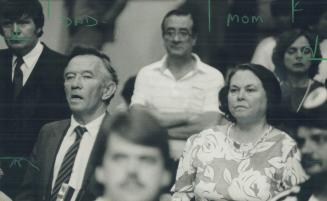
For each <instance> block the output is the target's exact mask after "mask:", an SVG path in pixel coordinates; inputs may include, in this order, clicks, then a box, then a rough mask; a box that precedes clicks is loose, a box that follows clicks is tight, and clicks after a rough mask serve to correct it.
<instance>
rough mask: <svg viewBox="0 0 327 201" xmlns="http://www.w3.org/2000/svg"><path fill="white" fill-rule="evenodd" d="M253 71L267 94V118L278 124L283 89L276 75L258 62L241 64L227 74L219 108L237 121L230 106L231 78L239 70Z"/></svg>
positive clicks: (227, 116) (229, 118)
mask: <svg viewBox="0 0 327 201" xmlns="http://www.w3.org/2000/svg"><path fill="white" fill-rule="evenodd" d="M245 70H248V71H251V72H252V73H253V74H255V75H256V76H257V77H258V78H259V80H260V81H261V83H262V86H263V89H264V90H265V92H266V96H267V112H266V118H267V122H268V123H269V124H271V125H274V126H276V124H277V120H278V116H277V114H278V112H280V104H281V89H280V84H279V82H278V80H277V78H276V77H275V75H274V74H273V73H272V72H271V71H270V70H268V69H267V68H265V67H263V66H261V65H257V64H240V65H237V66H235V67H234V68H233V69H231V71H230V73H229V74H228V76H227V79H226V84H225V86H224V87H223V88H222V89H221V90H220V92H219V101H220V107H219V109H220V110H221V111H222V112H224V113H225V117H226V118H227V119H228V120H230V121H232V122H236V119H235V117H234V116H233V115H232V114H231V112H230V111H229V108H228V92H229V87H230V81H231V78H232V77H233V76H234V75H235V73H236V72H237V71H245Z"/></svg>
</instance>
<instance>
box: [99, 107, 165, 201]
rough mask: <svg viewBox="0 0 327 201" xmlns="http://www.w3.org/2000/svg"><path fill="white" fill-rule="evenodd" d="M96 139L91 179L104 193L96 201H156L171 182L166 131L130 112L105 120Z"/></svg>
mask: <svg viewBox="0 0 327 201" xmlns="http://www.w3.org/2000/svg"><path fill="white" fill-rule="evenodd" d="M99 135H100V137H101V138H102V140H101V143H100V144H99V146H98V152H97V160H96V171H95V173H96V174H95V175H96V179H97V181H98V182H99V183H101V184H102V185H103V187H104V193H103V195H102V197H101V198H98V200H97V201H159V199H160V195H161V194H162V191H163V189H164V188H165V187H167V186H168V185H169V184H170V181H171V173H170V171H169V170H170V164H171V159H170V156H169V146H168V134H167V130H166V129H164V128H162V127H161V126H160V124H159V122H158V121H157V120H156V119H155V118H154V117H153V116H152V115H150V114H149V113H147V112H146V111H145V110H132V111H130V112H129V113H120V114H117V115H116V116H114V117H112V118H108V117H106V118H105V119H104V121H103V123H102V126H101V129H100V132H99Z"/></svg>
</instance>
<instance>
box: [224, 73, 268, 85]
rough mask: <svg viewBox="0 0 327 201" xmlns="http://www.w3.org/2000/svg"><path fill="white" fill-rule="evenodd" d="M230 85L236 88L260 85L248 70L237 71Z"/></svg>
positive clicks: (257, 79) (258, 80)
mask: <svg viewBox="0 0 327 201" xmlns="http://www.w3.org/2000/svg"><path fill="white" fill-rule="evenodd" d="M230 84H231V85H237V86H247V85H254V86H261V85H262V84H261V81H260V79H259V78H258V77H257V76H256V75H255V74H254V73H253V72H252V71H250V70H239V71H237V72H235V74H234V75H233V76H232V77H231V80H230Z"/></svg>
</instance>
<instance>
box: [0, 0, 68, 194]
mask: <svg viewBox="0 0 327 201" xmlns="http://www.w3.org/2000/svg"><path fill="white" fill-rule="evenodd" d="M0 19H1V20H0V34H1V35H2V36H3V38H4V40H5V42H6V44H7V46H8V49H4V50H0V154H1V155H0V156H1V157H23V158H25V157H28V156H29V155H30V153H31V151H32V148H33V145H34V143H35V141H36V139H37V134H38V132H39V130H40V128H41V126H42V125H43V124H45V123H47V122H50V121H54V120H58V119H63V118H66V117H68V116H69V108H68V105H67V102H66V100H65V95H64V89H63V84H62V83H63V79H62V75H63V70H64V68H65V66H66V64H67V58H66V57H65V56H64V55H61V54H59V53H57V52H55V51H53V50H51V49H49V48H48V47H47V46H46V45H45V44H43V43H41V42H40V41H39V37H41V36H42V34H43V30H42V28H43V25H44V15H43V11H42V6H41V4H40V3H39V2H38V0H30V1H23V0H6V1H3V2H2V3H1V5H0ZM1 162H2V168H3V169H4V178H3V180H2V181H1V183H2V188H3V189H2V190H4V191H5V192H7V193H8V194H11V195H14V194H15V191H16V189H17V187H18V184H19V183H20V182H21V180H22V176H23V174H24V171H25V168H26V167H25V166H26V165H27V164H26V163H23V165H24V166H23V167H10V162H11V161H1Z"/></svg>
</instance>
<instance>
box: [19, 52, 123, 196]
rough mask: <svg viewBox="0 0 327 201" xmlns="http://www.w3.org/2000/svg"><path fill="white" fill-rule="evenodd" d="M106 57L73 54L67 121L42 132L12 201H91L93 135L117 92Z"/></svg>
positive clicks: (66, 79)
mask: <svg viewBox="0 0 327 201" xmlns="http://www.w3.org/2000/svg"><path fill="white" fill-rule="evenodd" d="M117 83H118V80H117V75H116V72H115V70H114V69H113V68H112V66H111V64H110V59H109V57H107V56H106V55H104V54H102V53H100V52H98V51H96V50H94V49H86V48H76V49H74V51H73V52H72V55H71V57H70V60H69V63H68V66H67V67H66V69H65V71H64V87H65V92H66V99H67V101H68V104H69V107H70V110H71V112H72V116H71V118H70V119H66V120H61V121H56V122H52V123H49V124H46V125H45V126H43V127H42V129H41V131H40V134H39V138H38V141H37V143H36V145H35V147H34V149H33V152H32V155H31V159H30V161H31V163H33V164H34V165H35V166H36V167H37V168H33V167H29V168H28V169H27V172H26V175H25V179H24V181H23V184H22V188H21V189H20V191H19V193H18V195H17V196H16V198H15V200H16V201H35V200H39V201H41V200H42V201H55V200H56V199H57V198H61V197H65V196H66V198H67V197H69V198H70V199H69V200H71V201H75V200H83V201H91V200H92V201H93V200H94V199H95V197H97V195H96V194H94V192H93V191H92V190H91V185H90V180H91V176H92V175H93V172H94V165H93V162H92V161H93V158H94V157H95V155H94V147H96V146H97V144H98V143H99V138H98V131H99V128H100V124H101V122H102V120H103V118H104V117H105V116H106V110H107V107H108V105H109V103H110V100H111V99H112V97H113V96H114V93H115V91H116V87H117Z"/></svg>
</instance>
